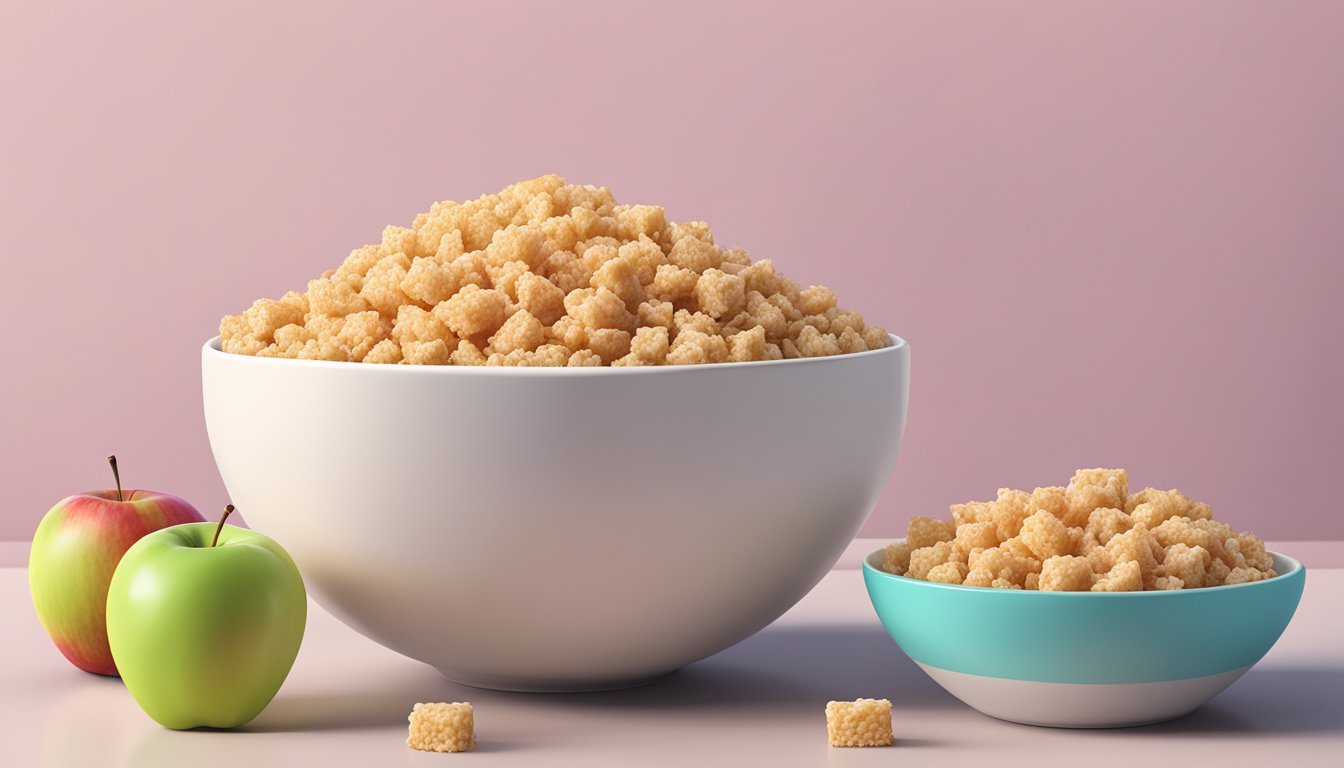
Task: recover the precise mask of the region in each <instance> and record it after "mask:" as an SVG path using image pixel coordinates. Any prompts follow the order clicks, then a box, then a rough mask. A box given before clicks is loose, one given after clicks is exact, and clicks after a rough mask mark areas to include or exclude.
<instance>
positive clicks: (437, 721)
mask: <svg viewBox="0 0 1344 768" xmlns="http://www.w3.org/2000/svg"><path fill="white" fill-rule="evenodd" d="M408 720H409V721H410V728H409V730H408V733H407V736H406V746H408V747H410V748H411V749H418V750H420V751H422V752H466V751H468V750H470V749H472V748H474V747H475V746H476V714H475V712H474V710H473V709H472V707H471V704H470V703H468V702H465V701H455V702H453V703H451V704H448V703H444V702H438V703H433V704H423V703H421V704H416V705H415V706H414V707H413V708H412V709H411V715H410V717H409V718H408Z"/></svg>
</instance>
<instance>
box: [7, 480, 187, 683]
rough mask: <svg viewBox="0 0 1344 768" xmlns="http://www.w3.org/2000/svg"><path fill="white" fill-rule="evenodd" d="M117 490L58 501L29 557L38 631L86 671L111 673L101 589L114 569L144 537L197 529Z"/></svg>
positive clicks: (182, 513) (151, 495) (159, 501)
mask: <svg viewBox="0 0 1344 768" xmlns="http://www.w3.org/2000/svg"><path fill="white" fill-rule="evenodd" d="M108 462H110V463H111V464H112V475H113V477H114V478H115V479H116V483H117V487H116V489H115V490H110V491H89V492H87V493H80V494H76V495H74V496H70V497H68V498H65V499H62V500H60V501H59V502H57V503H56V506H54V507H52V508H51V510H50V511H48V512H47V514H46V516H45V517H43V518H42V522H41V523H39V524H38V526H37V532H36V533H35V534H33V547H32V550H31V551H30V553H29V557H28V585H29V587H30V588H31V590H32V594H33V605H34V606H35V607H36V608H37V616H38V618H39V619H41V621H42V626H43V627H44V628H45V629H46V630H47V634H48V635H50V636H51V639H52V641H53V642H55V643H56V647H57V648H58V649H60V651H61V653H63V654H65V657H66V658H67V659H69V660H70V663H72V664H74V665H75V666H76V667H79V668H80V669H82V670H85V671H86V672H93V673H95V674H99V675H115V674H117V667H116V664H115V663H114V662H113V659H112V652H111V650H110V649H109V648H108V643H107V622H106V606H107V588H108V584H109V583H110V582H111V581H112V574H113V572H114V571H115V570H116V568H117V563H118V562H120V561H121V557H122V555H123V554H125V552H126V550H128V549H130V547H131V545H132V544H134V543H135V542H137V541H139V540H140V538H141V537H142V536H144V535H145V534H147V533H150V532H152V531H157V530H159V529H161V528H166V527H168V526H171V525H178V524H179V523H194V522H203V521H204V520H205V518H204V517H202V516H201V513H200V512H198V511H196V508H195V507H193V506H192V505H191V504H188V503H187V502H186V501H184V500H182V499H179V498H178V497H176V496H170V495H168V494H166V493H157V492H155V491H141V490H128V491H124V492H123V491H122V488H121V476H120V474H119V473H118V472H117V459H116V457H115V456H109V457H108Z"/></svg>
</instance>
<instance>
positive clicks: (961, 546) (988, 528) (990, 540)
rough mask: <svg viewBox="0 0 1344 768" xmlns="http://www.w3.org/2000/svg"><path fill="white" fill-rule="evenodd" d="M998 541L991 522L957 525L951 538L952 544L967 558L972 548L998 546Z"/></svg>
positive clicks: (994, 527)
mask: <svg viewBox="0 0 1344 768" xmlns="http://www.w3.org/2000/svg"><path fill="white" fill-rule="evenodd" d="M998 543H999V534H998V528H997V527H996V526H995V524H994V523H992V522H983V523H965V524H963V525H959V526H957V528H956V535H955V537H954V538H953V546H954V547H955V548H956V549H957V551H958V552H960V553H962V554H963V555H964V556H966V557H967V558H969V556H970V553H971V551H972V550H975V549H982V550H984V549H989V548H991V547H996V546H998ZM963 575H965V574H963Z"/></svg>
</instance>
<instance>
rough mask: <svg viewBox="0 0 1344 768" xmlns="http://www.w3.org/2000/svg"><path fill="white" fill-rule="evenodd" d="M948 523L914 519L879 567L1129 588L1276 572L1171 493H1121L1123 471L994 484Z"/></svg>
mask: <svg viewBox="0 0 1344 768" xmlns="http://www.w3.org/2000/svg"><path fill="white" fill-rule="evenodd" d="M951 513H952V519H951V520H937V519H934V518H929V517H916V518H913V519H911V520H910V525H909V529H908V532H907V534H906V538H905V541H901V542H896V543H893V544H889V545H887V549H886V554H885V557H884V560H883V563H882V569H883V570H884V571H887V572H888V573H894V574H896V575H897V576H907V577H909V578H912V579H923V580H926V581H936V582H940V583H944V584H962V585H964V586H968V587H993V588H996V589H1029V590H1042V591H1055V592H1087V591H1092V592H1137V591H1141V590H1145V589H1148V590H1160V589H1198V588H1201V587H1217V586H1224V585H1229V584H1242V583H1245V582H1249V581H1259V580H1261V579H1268V578H1272V577H1274V576H1276V575H1277V574H1276V573H1275V572H1274V567H1273V560H1272V559H1271V557H1270V555H1269V553H1268V552H1266V551H1265V544H1264V542H1263V541H1261V540H1260V539H1258V538H1256V537H1255V536H1254V535H1252V534H1250V533H1239V532H1237V531H1234V530H1233V529H1232V527H1231V526H1229V525H1227V524H1225V523H1219V522H1216V521H1214V519H1213V508H1212V507H1210V506H1209V505H1208V504H1205V503H1202V502H1198V501H1192V500H1191V499H1189V498H1187V497H1186V496H1185V495H1184V494H1182V493H1181V492H1180V491H1177V490H1170V491H1159V490H1156V489H1154V488H1145V489H1143V490H1141V491H1139V492H1137V493H1134V494H1131V493H1130V492H1129V475H1128V474H1127V473H1126V472H1125V470H1123V469H1080V470H1078V471H1077V472H1075V473H1074V475H1073V478H1072V479H1071V480H1070V481H1069V484H1068V486H1067V487H1059V486H1055V487H1050V488H1037V489H1036V490H1034V491H1032V492H1031V493H1027V492H1025V491H1016V490H1013V489H1011V488H1001V489H999V492H998V495H997V498H996V499H995V500H994V501H969V502H966V503H965V504H953V505H952V507H951Z"/></svg>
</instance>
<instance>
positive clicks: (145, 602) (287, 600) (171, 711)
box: [107, 523, 308, 730]
mask: <svg viewBox="0 0 1344 768" xmlns="http://www.w3.org/2000/svg"><path fill="white" fill-rule="evenodd" d="M216 528H217V526H216V524H214V523H191V524H188V525H178V526H174V527H172V528H165V529H163V530H161V531H156V532H154V533H151V534H149V535H147V536H145V537H144V538H142V539H141V540H140V541H138V542H136V543H135V545H134V546H132V547H131V548H130V550H129V551H127V553H126V556H125V557H123V558H122V559H121V564H120V565H119V566H117V570H116V573H115V574H113V576H112V584H111V587H110V588H109V590H108V594H107V636H108V640H110V641H111V645H112V656H113V658H115V659H116V662H117V668H118V669H119V670H121V679H122V681H123V682H125V683H126V688H127V690H129V691H130V692H131V696H133V697H134V698H135V701H136V703H138V704H139V705H140V708H141V709H143V710H145V713H146V714H148V715H149V716H150V717H151V718H153V719H154V720H155V721H156V722H158V723H159V724H160V725H163V726H165V727H167V728H172V729H175V730H183V729H187V728H197V727H201V726H206V727H210V728H237V727H238V726H240V725H243V724H245V723H247V722H248V721H250V720H252V718H254V717H256V716H257V715H258V714H260V713H261V711H262V710H263V709H265V708H266V705H267V704H269V703H270V702H271V699H273V698H275V694H276V692H277V691H279V690H280V686H281V684H283V683H284V682H285V677H286V676H288V675H289V670H290V667H292V666H293V664H294V658H295V657H296V656H297V655H298V653H299V645H300V643H302V641H303V630H304V625H305V623H306V622H307V618H308V601H307V593H306V591H305V590H304V587H303V577H302V576H300V575H299V569H298V567H297V566H295V565H294V561H293V560H292V559H290V557H289V554H288V553H287V552H285V550H284V549H283V548H281V547H280V545H279V544H277V543H275V542H274V541H273V540H271V539H270V538H268V537H266V536H263V535H262V534H260V533H257V532H256V531H251V530H247V529H245V528H238V527H235V526H232V525H225V526H223V527H222V529H220V535H219V543H218V545H217V546H214V547H212V546H210V542H211V540H212V539H213V538H214V535H215V530H216Z"/></svg>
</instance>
